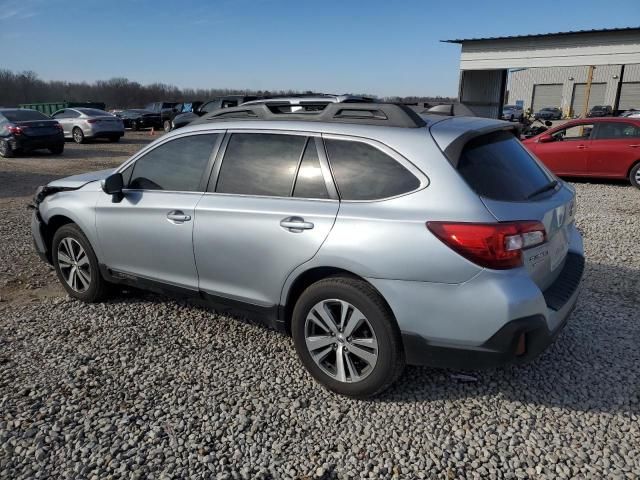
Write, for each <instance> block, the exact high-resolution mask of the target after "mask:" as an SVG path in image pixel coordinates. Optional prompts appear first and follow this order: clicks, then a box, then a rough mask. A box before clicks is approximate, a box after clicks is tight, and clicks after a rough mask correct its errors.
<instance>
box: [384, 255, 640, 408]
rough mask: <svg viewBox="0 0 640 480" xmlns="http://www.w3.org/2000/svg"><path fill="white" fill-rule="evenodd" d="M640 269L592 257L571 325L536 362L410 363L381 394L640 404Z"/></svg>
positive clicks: (400, 398) (415, 398) (389, 397)
mask: <svg viewBox="0 0 640 480" xmlns="http://www.w3.org/2000/svg"><path fill="white" fill-rule="evenodd" d="M638 292H640V270H638V269H633V268H625V267H620V266H612V265H602V264H594V263H588V265H587V270H586V273H585V279H584V284H583V290H582V292H581V296H580V298H579V301H578V305H577V308H576V310H574V312H573V313H572V315H571V317H570V318H569V321H568V324H567V327H566V328H565V329H564V331H563V332H562V333H561V334H560V335H559V337H558V338H557V339H556V341H555V342H554V343H553V344H552V345H551V346H550V347H549V348H548V349H547V350H546V351H545V352H544V353H543V354H542V355H541V356H540V357H538V358H537V359H535V360H534V361H533V362H532V363H530V364H526V365H511V366H505V367H502V368H497V369H493V370H482V371H464V372H462V371H453V370H442V369H432V368H427V367H408V368H407V369H406V371H405V373H404V375H403V377H402V378H401V379H400V380H399V381H398V382H397V383H396V384H395V385H394V386H393V387H391V389H389V390H388V391H387V392H385V393H383V394H382V395H381V396H380V397H379V398H378V399H376V400H375V401H379V402H394V403H395V402H433V401H442V400H455V399H468V398H481V397H486V396H503V397H504V398H506V399H508V400H511V401H513V402H519V403H523V404H535V405H545V406H548V407H558V408H567V409H570V410H576V411H585V412H586V411H596V412H610V413H613V412H633V413H636V414H637V413H639V412H640V349H638V346H637V342H638V339H639V338H640V314H639V313H638V304H637V298H638Z"/></svg>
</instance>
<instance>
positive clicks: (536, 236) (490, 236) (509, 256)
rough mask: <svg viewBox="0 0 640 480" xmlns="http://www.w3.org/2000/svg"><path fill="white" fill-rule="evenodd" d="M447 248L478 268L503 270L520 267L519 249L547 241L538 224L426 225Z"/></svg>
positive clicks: (456, 223) (540, 225) (542, 229)
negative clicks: (478, 266)
mask: <svg viewBox="0 0 640 480" xmlns="http://www.w3.org/2000/svg"><path fill="white" fill-rule="evenodd" d="M427 228H428V229H429V230H430V231H431V232H432V233H433V234H434V235H435V236H436V237H438V238H439V239H440V240H441V241H442V242H444V243H445V244H446V245H447V246H448V247H449V248H451V249H453V250H455V251H456V252H458V253H459V254H460V255H462V256H463V257H465V258H467V259H469V260H471V261H472V262H473V263H476V264H478V265H480V266H483V267H487V268H493V269H497V270H504V269H508V268H515V267H519V266H521V265H522V255H521V253H522V250H524V249H526V248H530V247H535V246H536V245H540V244H542V243H544V242H545V240H546V237H547V235H546V231H545V228H544V225H543V224H542V223H540V222H537V221H523V222H503V223H461V222H427Z"/></svg>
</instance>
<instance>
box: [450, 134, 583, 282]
mask: <svg viewBox="0 0 640 480" xmlns="http://www.w3.org/2000/svg"><path fill="white" fill-rule="evenodd" d="M457 169H458V172H459V173H460V175H461V176H462V177H463V178H464V179H465V180H466V181H467V183H468V184H469V186H470V187H471V188H472V189H473V190H474V191H475V192H476V193H478V194H479V195H480V197H481V198H482V201H483V202H484V204H485V205H486V206H487V208H488V209H489V211H490V212H491V213H492V215H493V216H494V217H495V218H496V219H497V220H498V221H501V222H502V221H522V220H538V221H540V222H542V223H543V224H544V226H545V230H546V234H547V241H546V242H545V243H544V244H543V245H540V246H538V247H533V248H530V249H528V250H525V255H524V264H525V267H526V268H527V270H528V271H529V274H530V275H531V277H532V279H533V280H534V281H535V282H536V284H537V285H538V286H539V287H540V288H541V289H542V290H544V289H545V288H546V287H548V286H549V285H550V284H551V283H552V282H553V281H554V280H555V279H556V277H557V276H558V274H559V273H560V270H561V267H562V265H563V264H564V260H565V257H566V254H567V251H568V248H569V240H570V233H571V231H570V230H571V228H573V221H574V210H575V206H574V193H573V191H572V190H571V189H570V188H569V187H568V186H566V185H565V184H564V183H562V182H558V184H557V185H556V186H555V188H554V187H553V182H554V180H555V179H554V177H553V176H552V175H551V174H549V173H548V172H547V171H546V170H545V169H544V168H543V167H542V166H541V165H539V164H538V163H537V162H536V161H535V159H534V158H533V157H532V156H531V155H530V154H529V153H528V151H527V150H526V149H525V148H524V147H523V146H522V145H521V144H520V142H519V141H518V140H516V138H515V137H514V136H513V135H512V134H510V133H507V132H500V133H492V134H489V135H483V136H481V137H478V138H476V139H473V140H472V141H471V142H469V143H467V145H466V146H465V148H464V149H463V151H462V154H461V156H460V159H459V161H458V166H457Z"/></svg>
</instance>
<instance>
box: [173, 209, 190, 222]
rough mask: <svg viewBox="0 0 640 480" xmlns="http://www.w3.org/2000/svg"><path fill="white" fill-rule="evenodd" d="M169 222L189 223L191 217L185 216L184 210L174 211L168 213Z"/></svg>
mask: <svg viewBox="0 0 640 480" xmlns="http://www.w3.org/2000/svg"><path fill="white" fill-rule="evenodd" d="M167 220H169V221H171V222H179V223H182V222H188V221H189V220H191V215H185V214H184V212H183V211H182V210H172V211H170V212H169V213H167Z"/></svg>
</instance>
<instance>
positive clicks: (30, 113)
mask: <svg viewBox="0 0 640 480" xmlns="http://www.w3.org/2000/svg"><path fill="white" fill-rule="evenodd" d="M2 115H4V116H5V117H7V120H9V121H10V122H29V121H31V120H51V119H50V118H49V117H47V116H46V115H45V114H44V113H40V112H38V111H36V110H26V109H25V110H5V111H4V112H2Z"/></svg>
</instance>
